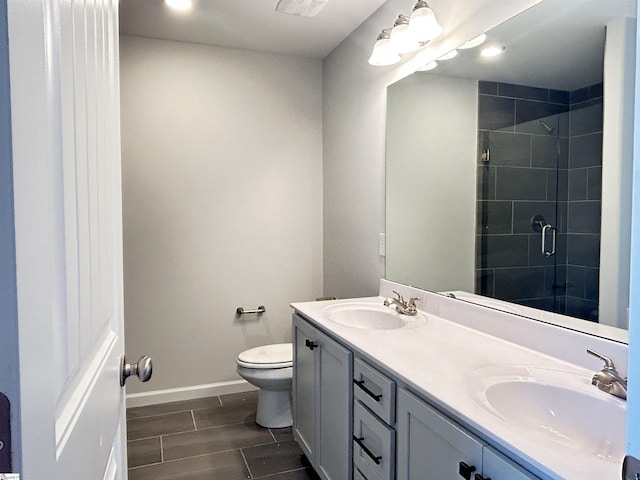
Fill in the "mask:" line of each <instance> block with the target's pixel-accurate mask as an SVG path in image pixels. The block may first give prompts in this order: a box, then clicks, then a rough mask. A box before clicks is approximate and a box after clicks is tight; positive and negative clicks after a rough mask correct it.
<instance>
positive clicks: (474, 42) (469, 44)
mask: <svg viewBox="0 0 640 480" xmlns="http://www.w3.org/2000/svg"><path fill="white" fill-rule="evenodd" d="M486 40H487V34H486V33H483V34H481V35H478V36H477V37H476V38H472V39H471V40H468V41H466V42H464V43H463V44H462V45H460V46H459V47H458V48H459V49H461V50H466V49H468V48H475V47H477V46H478V45H482V44H483V43H484V42H485V41H486Z"/></svg>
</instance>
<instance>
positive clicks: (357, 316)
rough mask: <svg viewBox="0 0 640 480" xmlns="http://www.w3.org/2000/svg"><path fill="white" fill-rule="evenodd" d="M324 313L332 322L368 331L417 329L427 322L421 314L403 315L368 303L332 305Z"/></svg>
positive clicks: (389, 308)
mask: <svg viewBox="0 0 640 480" xmlns="http://www.w3.org/2000/svg"><path fill="white" fill-rule="evenodd" d="M322 313H323V315H324V316H326V317H327V318H328V319H329V320H331V321H332V322H336V323H339V324H341V325H345V326H347V327H353V328H360V329H366V330H395V329H399V328H416V327H419V326H422V325H424V324H425V323H426V322H427V319H426V318H425V317H424V315H422V314H421V313H419V312H418V313H417V314H416V315H402V314H400V313H398V312H396V311H395V310H394V309H393V308H391V307H385V306H384V305H377V304H375V303H366V302H349V303H339V304H336V305H330V306H328V307H326V308H324V309H323V311H322Z"/></svg>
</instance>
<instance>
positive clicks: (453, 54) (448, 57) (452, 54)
mask: <svg viewBox="0 0 640 480" xmlns="http://www.w3.org/2000/svg"><path fill="white" fill-rule="evenodd" d="M457 56H458V50H451V51H450V52H447V53H445V54H444V55H442V56H441V57H438V60H451V59H452V58H456V57H457Z"/></svg>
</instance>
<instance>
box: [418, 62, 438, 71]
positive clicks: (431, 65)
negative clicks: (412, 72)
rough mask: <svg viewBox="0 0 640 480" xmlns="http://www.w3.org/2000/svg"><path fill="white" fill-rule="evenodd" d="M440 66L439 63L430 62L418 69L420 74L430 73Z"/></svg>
mask: <svg viewBox="0 0 640 480" xmlns="http://www.w3.org/2000/svg"><path fill="white" fill-rule="evenodd" d="M437 66H438V62H429V63H427V64H426V65H423V66H422V67H420V68H419V69H418V71H419V72H428V71H429V70H433V69H434V68H436V67H437Z"/></svg>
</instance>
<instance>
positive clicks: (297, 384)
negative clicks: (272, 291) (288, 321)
mask: <svg viewBox="0 0 640 480" xmlns="http://www.w3.org/2000/svg"><path fill="white" fill-rule="evenodd" d="M315 344H317V338H316V331H315V329H313V328H312V327H311V326H310V325H309V324H308V323H306V322H304V321H303V320H301V319H300V318H299V317H298V316H297V315H295V314H294V315H293V383H292V401H293V435H294V437H295V439H296V440H297V442H298V444H299V445H300V448H301V449H302V451H303V452H304V454H305V455H306V456H307V458H308V459H309V461H310V462H311V463H312V464H315V458H314V455H315V451H316V433H317V432H316V427H315V425H316V386H315V381H316V380H315V379H316V366H315V361H316V355H315V347H314V349H311V348H310V346H311V345H315Z"/></svg>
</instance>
